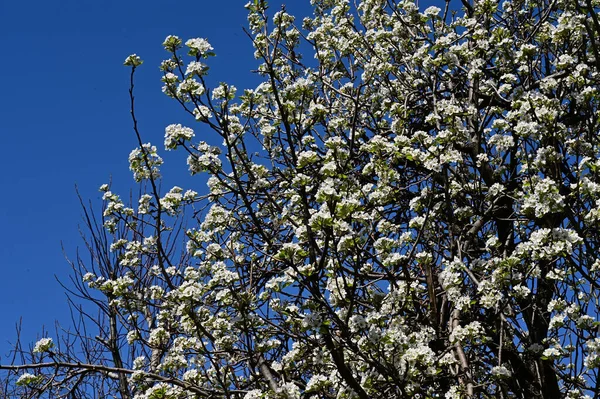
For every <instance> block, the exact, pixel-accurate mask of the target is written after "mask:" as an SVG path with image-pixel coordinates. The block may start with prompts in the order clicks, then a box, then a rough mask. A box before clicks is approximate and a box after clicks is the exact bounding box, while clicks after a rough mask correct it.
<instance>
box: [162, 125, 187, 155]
mask: <svg viewBox="0 0 600 399" xmlns="http://www.w3.org/2000/svg"><path fill="white" fill-rule="evenodd" d="M192 137H194V131H193V130H192V129H190V128H189V127H185V126H181V125H180V124H176V125H169V126H167V127H166V129H165V148H166V149H168V150H172V149H175V148H176V147H177V144H178V143H179V141H186V140H191V139H192Z"/></svg>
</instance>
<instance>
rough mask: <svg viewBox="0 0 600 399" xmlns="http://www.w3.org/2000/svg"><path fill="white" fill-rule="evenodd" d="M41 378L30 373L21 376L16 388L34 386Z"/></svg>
mask: <svg viewBox="0 0 600 399" xmlns="http://www.w3.org/2000/svg"><path fill="white" fill-rule="evenodd" d="M41 378H42V377H41V376H37V375H33V374H30V373H25V374H21V375H20V376H19V378H18V379H17V382H16V384H17V386H29V385H34V384H36V383H38V382H39V381H41Z"/></svg>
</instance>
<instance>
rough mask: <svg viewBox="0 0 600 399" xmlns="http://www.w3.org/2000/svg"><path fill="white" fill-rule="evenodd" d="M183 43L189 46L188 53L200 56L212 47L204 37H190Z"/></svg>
mask: <svg viewBox="0 0 600 399" xmlns="http://www.w3.org/2000/svg"><path fill="white" fill-rule="evenodd" d="M185 45H186V46H188V47H189V48H190V55H199V56H202V55H205V53H206V52H208V51H210V50H212V49H213V48H212V46H211V45H210V44H209V43H208V41H207V40H206V39H201V38H195V39H190V40H188V41H187V42H185Z"/></svg>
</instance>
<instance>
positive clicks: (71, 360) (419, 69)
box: [0, 0, 600, 399]
mask: <svg viewBox="0 0 600 399" xmlns="http://www.w3.org/2000/svg"><path fill="white" fill-rule="evenodd" d="M311 3H312V4H313V7H314V15H313V16H312V17H310V18H305V19H304V20H303V21H296V20H295V18H294V17H293V16H292V15H289V14H288V13H287V12H286V11H285V9H282V10H279V11H277V10H271V9H269V8H268V6H267V3H266V1H264V0H253V1H251V2H250V3H248V4H247V5H246V8H247V9H248V21H249V28H248V30H247V33H248V36H249V37H250V39H251V42H252V44H253V45H254V48H255V57H256V59H257V60H258V66H257V70H256V71H255V72H256V73H257V74H258V75H259V76H260V77H261V79H262V80H263V81H262V83H261V84H259V85H258V86H257V87H256V88H254V89H245V90H236V88H235V87H234V86H232V85H230V84H227V83H221V84H220V85H218V86H217V87H208V84H207V83H206V76H207V74H208V73H209V70H210V62H211V57H212V56H213V55H214V54H213V52H212V51H213V48H212V46H211V45H210V44H209V41H208V40H207V39H203V38H192V39H189V40H182V39H180V38H179V37H177V36H169V37H167V38H166V39H165V41H164V43H163V45H164V48H165V49H166V51H167V52H168V57H169V58H168V59H166V60H165V61H164V62H163V63H162V64H161V66H160V69H161V71H162V81H163V82H164V87H163V92H164V93H165V94H166V95H167V96H169V97H171V98H172V99H173V100H174V101H176V102H178V103H179V104H180V105H181V108H182V110H183V111H184V113H185V114H188V115H187V116H186V115H184V114H182V123H183V122H184V121H188V122H189V123H186V124H184V125H182V124H173V125H170V126H167V127H166V129H165V136H164V147H165V150H177V151H178V152H181V153H184V154H185V155H186V156H187V167H188V169H189V172H191V174H192V175H196V174H208V176H209V177H208V190H205V189H203V188H198V187H186V188H180V187H177V186H176V187H172V188H170V189H163V187H162V184H161V176H160V167H161V165H162V163H163V161H162V158H161V157H160V155H159V149H157V147H156V146H154V145H152V144H150V143H145V141H144V139H143V136H142V133H141V132H140V131H139V129H138V127H137V120H136V116H135V108H134V98H135V97H134V94H135V92H134V82H135V80H134V77H135V71H136V70H137V69H138V68H141V67H145V65H142V60H141V59H140V58H139V57H138V56H136V55H135V54H134V55H131V56H129V57H128V58H127V59H126V61H125V65H127V66H128V67H129V68H130V70H131V86H130V99H131V112H132V119H133V123H134V131H135V134H136V137H137V139H138V141H139V146H138V148H136V149H134V150H133V151H132V152H131V154H130V156H129V162H130V169H131V171H132V172H133V177H134V179H135V181H136V182H138V183H139V195H136V196H129V198H130V199H127V198H128V196H125V197H123V196H121V195H119V194H118V193H115V192H113V191H111V187H110V186H109V185H106V184H105V185H103V186H102V187H101V188H100V189H101V191H103V192H104V197H103V199H104V203H103V207H102V210H101V211H100V212H94V211H93V209H90V208H85V223H86V225H87V228H88V234H87V235H86V240H85V242H86V246H87V249H88V250H89V252H90V255H91V256H90V257H89V258H88V257H85V258H83V257H81V258H80V257H78V258H77V259H76V260H75V261H74V262H73V273H74V274H73V284H72V285H66V287H67V288H68V289H69V290H70V293H71V299H72V303H73V309H74V311H75V312H74V313H75V314H76V315H77V316H78V317H76V318H75V319H74V320H75V322H74V324H73V326H72V327H70V328H69V329H68V330H66V331H65V332H64V334H62V335H57V336H52V337H51V336H48V337H45V338H43V339H42V340H40V341H39V342H37V343H36V344H35V346H32V347H31V350H26V349H24V347H23V346H22V345H20V346H18V347H17V348H16V352H15V354H16V356H15V359H14V361H13V363H12V364H5V365H0V369H3V370H4V374H3V381H4V384H3V388H2V391H3V393H4V394H5V395H8V396H11V395H12V396H14V397H17V396H18V397H22V398H37V397H40V398H42V397H48V398H50V397H64V398H96V397H115V398H123V399H125V398H132V399H176V398H177V399H179V398H227V399H258V398H265V399H266V398H269V399H275V398H282V399H283V398H288V399H300V398H303V399H304V398H307V399H308V398H360V399H368V398H446V399H458V398H546V399H554V398H600V388H598V387H597V381H598V371H599V367H600V336H599V327H600V319H599V314H598V311H599V306H600V304H599V300H600V298H599V294H598V288H599V284H600V283H598V281H599V280H598V278H599V277H600V276H599V273H600V254H599V250H600V249H599V245H600V230H599V229H598V227H599V224H600V157H599V155H600V135H599V133H600V130H599V126H600V125H599V124H600V113H599V109H598V105H599V100H600V93H599V92H598V90H599V82H600V54H599V52H600V21H599V18H600V17H598V15H597V12H598V11H600V2H599V1H598V0H512V1H510V0H504V1H501V2H497V1H495V0H473V1H471V0H463V1H462V2H461V3H458V2H455V1H454V0H453V1H450V0H448V1H446V2H445V3H443V4H441V5H440V7H436V6H431V7H428V8H426V9H424V10H423V9H420V8H419V7H418V5H417V4H415V3H414V2H412V1H410V0H406V1H393V0H387V1H386V0H364V1H357V2H356V4H352V3H351V2H349V1H347V0H311ZM217 51H218V49H217ZM188 125H189V126H188ZM199 132H201V134H200V133H199ZM196 133H198V136H200V135H201V136H202V137H207V139H206V141H207V142H205V141H200V140H198V139H197V138H196ZM194 190H196V191H194ZM198 192H200V194H198ZM81 299H83V300H85V301H87V305H85V306H80V305H79V303H80V301H81ZM90 308H93V309H94V312H96V313H92V312H90V311H89V309H90Z"/></svg>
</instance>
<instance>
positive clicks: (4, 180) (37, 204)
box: [0, 0, 310, 355]
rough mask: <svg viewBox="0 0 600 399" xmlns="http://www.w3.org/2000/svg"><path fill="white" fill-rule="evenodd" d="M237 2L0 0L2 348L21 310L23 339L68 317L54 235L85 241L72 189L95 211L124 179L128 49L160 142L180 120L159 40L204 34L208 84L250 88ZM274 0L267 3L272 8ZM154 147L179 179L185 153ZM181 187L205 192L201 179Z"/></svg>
mask: <svg viewBox="0 0 600 399" xmlns="http://www.w3.org/2000/svg"><path fill="white" fill-rule="evenodd" d="M245 2H246V0H242V1H237V0H221V1H201V0H194V1H171V2H165V1H160V2H159V1H155V0H145V1H141V0H127V1H119V0H95V1H91V0H60V1H47V0H31V1H9V0H0V42H1V46H2V52H3V56H2V57H1V58H0V60H1V61H0V76H2V85H1V89H0V132H1V137H2V144H1V145H0V150H1V151H2V156H0V170H2V173H1V174H0V186H1V189H0V193H1V195H0V243H1V244H0V314H1V315H2V317H1V318H0V355H6V354H7V352H8V350H9V349H10V346H9V344H8V342H14V338H15V330H14V326H15V323H16V322H17V321H18V320H19V318H20V317H21V316H22V317H23V339H24V341H25V342H28V341H31V340H34V339H35V336H36V332H38V331H41V328H42V326H43V325H45V326H46V327H50V328H53V323H54V320H55V319H58V320H59V321H63V322H64V324H66V325H68V322H69V315H68V308H67V305H66V300H65V295H64V293H63V289H62V288H61V287H60V286H59V285H58V283H57V282H56V281H55V279H54V276H55V275H57V276H59V277H60V278H62V279H65V280H66V278H67V277H68V274H69V265H68V264H67V262H66V261H65V258H64V256H63V253H62V250H61V241H62V242H63V243H64V246H65V249H66V254H67V255H68V256H70V257H71V258H74V256H75V250H76V248H77V247H78V246H82V241H81V239H80V238H79V233H78V224H79V223H80V222H81V209H80V207H79V203H78V200H77V197H76V194H75V185H76V184H77V185H78V187H79V190H80V192H81V193H82V196H83V197H84V198H85V199H90V200H92V201H95V203H96V205H97V206H96V209H99V206H100V201H99V200H100V194H99V192H98V187H99V186H100V185H101V184H102V183H105V182H107V181H108V179H109V177H110V176H112V177H113V182H114V186H115V187H116V191H118V192H120V193H122V194H126V193H127V192H128V190H129V188H130V187H133V179H132V178H131V174H130V173H129V170H128V163H127V156H128V154H129V152H130V151H131V150H132V149H133V148H134V147H135V137H134V135H133V131H132V129H131V121H130V117H129V108H128V96H127V89H128V79H129V75H128V74H129V71H128V69H127V68H125V67H124V66H123V65H122V64H123V61H124V59H125V57H126V56H127V55H129V54H131V53H137V54H138V55H140V56H141V57H142V58H143V59H144V61H145V63H144V65H143V66H142V68H141V69H140V70H139V74H138V76H137V99H138V102H137V112H138V119H139V121H140V125H141V131H142V134H143V135H144V139H145V141H151V142H153V143H154V144H156V145H157V146H158V147H159V148H161V147H162V137H163V134H164V127H165V126H166V125H168V124H171V123H186V122H189V121H188V120H186V119H185V118H186V116H185V115H184V114H183V113H182V112H181V111H180V110H179V108H178V107H177V104H175V103H174V102H173V101H172V100H169V99H168V98H167V97H166V96H164V95H163V94H162V93H161V86H162V84H161V82H160V76H161V75H160V71H159V70H158V65H159V63H160V61H161V60H162V59H164V58H166V57H167V53H166V52H164V50H163V49H162V46H161V43H162V41H163V39H164V38H165V37H166V36H167V35H169V34H175V35H178V36H180V37H181V38H182V39H184V40H185V39H188V38H191V37H205V38H207V39H208V40H209V41H210V43H211V44H212V45H213V47H214V48H215V52H216V53H217V57H216V58H213V59H212V60H211V61H210V65H211V73H210V78H211V80H212V81H213V82H219V81H227V82H230V83H233V84H235V85H236V86H237V87H238V88H240V89H241V88H244V87H254V86H255V85H256V82H257V78H256V77H255V76H253V75H252V74H251V73H250V70H251V69H253V68H254V67H255V66H256V62H255V61H254V59H253V56H252V54H253V49H252V46H251V43H250V41H249V39H248V38H247V37H246V35H245V34H244V33H243V31H242V27H245V26H246V25H247V24H246V10H245V9H244V7H243V5H244V4H245ZM282 2H284V0H277V1H275V0H273V1H271V10H272V12H275V11H277V10H278V9H279V6H280V4H281V3H282ZM287 3H289V4H288V10H289V11H290V12H291V13H293V14H295V15H307V14H308V13H309V10H310V6H309V1H308V0H288V1H287ZM300 20H301V19H300ZM206 133H207V134H208V132H206ZM197 135H200V136H201V135H202V132H201V131H197ZM162 155H163V157H164V158H165V162H166V165H167V166H169V168H168V170H167V172H168V174H167V177H168V178H169V182H172V184H176V183H177V175H176V174H183V175H184V176H182V177H183V178H186V177H185V175H187V172H186V166H185V157H183V156H182V154H171V153H169V154H165V153H164V151H163V152H162ZM186 180H187V179H186ZM186 188H192V189H195V190H196V191H198V192H203V191H205V185H204V179H199V180H198V181H197V184H196V186H191V187H190V186H186ZM83 251H84V249H83V248H82V252H83Z"/></svg>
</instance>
